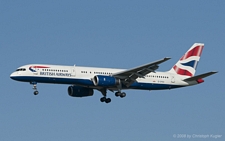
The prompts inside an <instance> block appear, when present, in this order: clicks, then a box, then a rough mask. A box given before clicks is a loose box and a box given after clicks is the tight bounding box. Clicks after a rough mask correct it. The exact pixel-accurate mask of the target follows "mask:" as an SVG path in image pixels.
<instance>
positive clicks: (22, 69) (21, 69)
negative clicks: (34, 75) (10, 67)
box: [16, 68, 26, 71]
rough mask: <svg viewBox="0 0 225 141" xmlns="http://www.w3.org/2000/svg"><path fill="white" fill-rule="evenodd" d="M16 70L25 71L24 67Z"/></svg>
mask: <svg viewBox="0 0 225 141" xmlns="http://www.w3.org/2000/svg"><path fill="white" fill-rule="evenodd" d="M16 71H26V69H25V68H19V69H17V70H16Z"/></svg>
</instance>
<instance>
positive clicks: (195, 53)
mask: <svg viewBox="0 0 225 141" xmlns="http://www.w3.org/2000/svg"><path fill="white" fill-rule="evenodd" d="M203 48H204V44H202V43H195V44H194V45H192V47H191V48H190V49H189V50H188V51H187V52H186V53H185V54H184V55H183V56H182V57H181V59H180V60H179V61H178V62H177V63H176V64H175V65H174V66H173V68H172V69H171V70H170V71H169V72H171V73H176V74H178V75H181V76H188V77H192V76H194V75H195V72H196V68H197V65H198V62H199V60H200V57H201V54H202V50H203Z"/></svg>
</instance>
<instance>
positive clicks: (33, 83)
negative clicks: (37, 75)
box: [30, 82, 39, 95]
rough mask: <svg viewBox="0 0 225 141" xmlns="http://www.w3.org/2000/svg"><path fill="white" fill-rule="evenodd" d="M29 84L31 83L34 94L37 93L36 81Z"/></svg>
mask: <svg viewBox="0 0 225 141" xmlns="http://www.w3.org/2000/svg"><path fill="white" fill-rule="evenodd" d="M30 84H32V85H33V90H34V95H38V93H39V92H38V90H37V82H31V83H30Z"/></svg>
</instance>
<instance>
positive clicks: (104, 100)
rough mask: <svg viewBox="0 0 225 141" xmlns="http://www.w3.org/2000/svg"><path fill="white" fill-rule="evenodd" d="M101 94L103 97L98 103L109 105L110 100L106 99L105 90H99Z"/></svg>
mask: <svg viewBox="0 0 225 141" xmlns="http://www.w3.org/2000/svg"><path fill="white" fill-rule="evenodd" d="M99 91H100V92H101V93H102V95H103V97H102V98H100V101H101V102H105V103H110V102H111V98H106V93H107V90H106V89H101V90H99Z"/></svg>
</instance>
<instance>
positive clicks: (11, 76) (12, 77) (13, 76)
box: [10, 72, 16, 80]
mask: <svg viewBox="0 0 225 141" xmlns="http://www.w3.org/2000/svg"><path fill="white" fill-rule="evenodd" d="M10 78H11V79H13V80H16V79H15V78H16V74H15V72H13V73H12V74H11V75H10Z"/></svg>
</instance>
